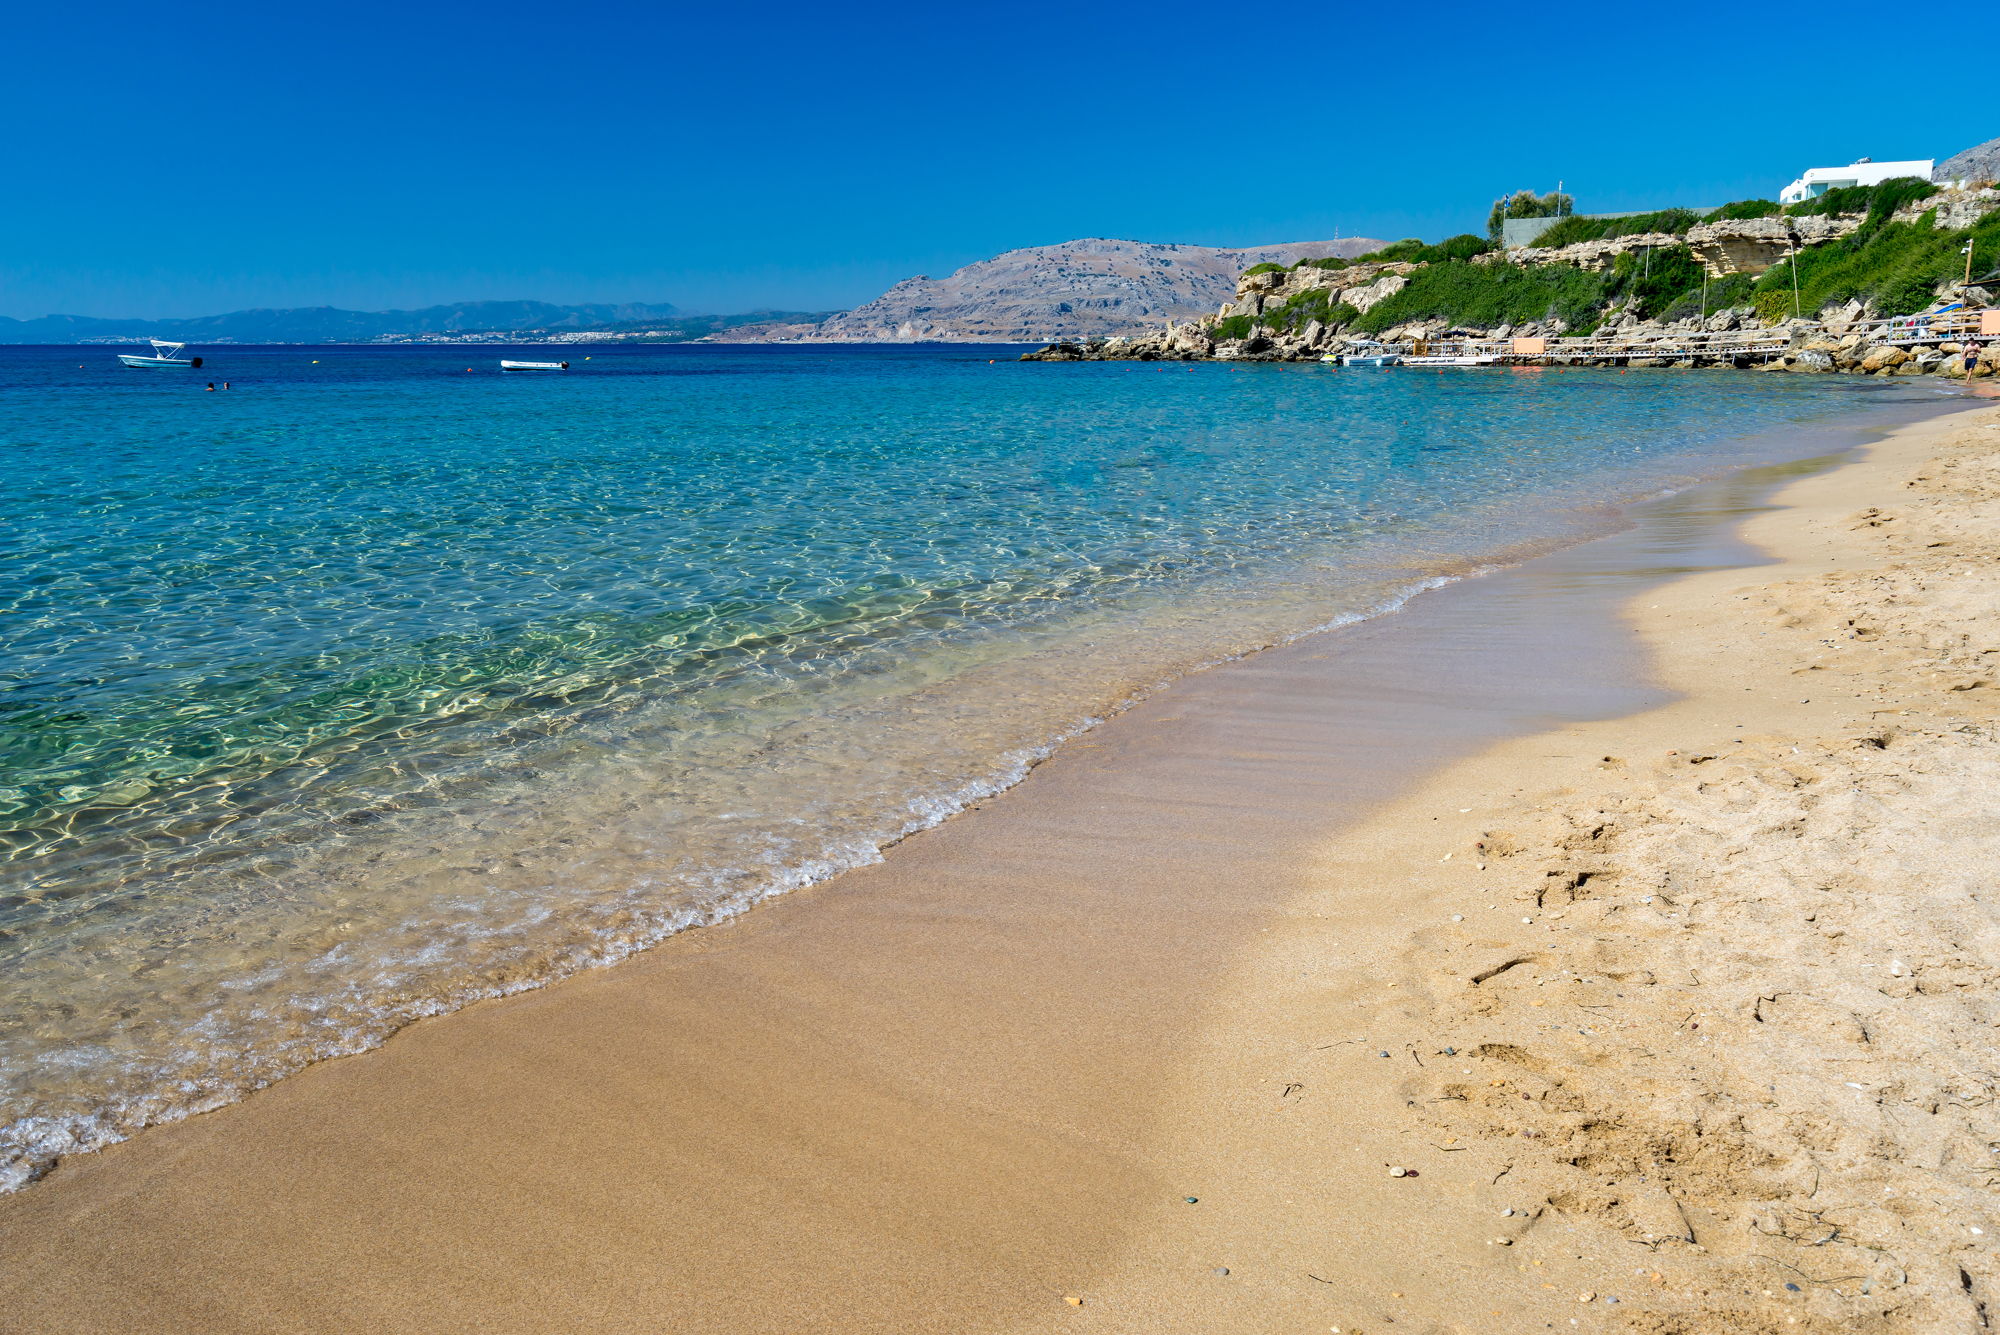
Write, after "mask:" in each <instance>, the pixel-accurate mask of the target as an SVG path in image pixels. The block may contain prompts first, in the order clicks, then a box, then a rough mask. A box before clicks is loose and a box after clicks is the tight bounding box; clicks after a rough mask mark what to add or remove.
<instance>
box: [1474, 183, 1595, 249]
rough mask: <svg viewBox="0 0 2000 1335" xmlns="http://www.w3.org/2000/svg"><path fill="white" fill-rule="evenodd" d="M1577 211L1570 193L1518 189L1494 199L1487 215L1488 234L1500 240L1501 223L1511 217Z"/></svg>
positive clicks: (1567, 213) (1551, 214) (1558, 216)
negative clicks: (1544, 193)
mask: <svg viewBox="0 0 2000 1335" xmlns="http://www.w3.org/2000/svg"><path fill="white" fill-rule="evenodd" d="M1575 212H1576V201H1575V200H1574V199H1572V198H1570V196H1568V195H1562V194H1557V193H1556V192H1555V191H1553V190H1551V191H1550V192H1549V193H1548V194H1546V195H1538V194H1536V193H1535V192H1534V191H1532V190H1517V191H1515V192H1514V194H1513V195H1512V196H1511V197H1509V198H1507V199H1496V200H1494V201H1493V209H1492V211H1491V212H1490V213H1488V214H1487V215H1486V235H1487V236H1489V237H1491V238H1492V239H1493V240H1495V241H1498V240H1499V239H1500V225H1501V224H1502V223H1504V222H1506V221H1507V219H1509V218H1562V217H1567V216H1569V215H1570V214H1573V213H1575Z"/></svg>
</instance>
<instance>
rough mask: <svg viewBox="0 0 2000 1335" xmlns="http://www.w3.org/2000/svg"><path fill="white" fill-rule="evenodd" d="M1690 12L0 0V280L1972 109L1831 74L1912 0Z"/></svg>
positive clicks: (733, 302)
mask: <svg viewBox="0 0 2000 1335" xmlns="http://www.w3.org/2000/svg"><path fill="white" fill-rule="evenodd" d="M1716 22H1717V23H1720V24H1721V26H1720V27H1719V28H1716V29H1715V34H1716V35H1719V34H1721V33H1724V32H1727V33H1728V34H1729V35H1730V36H1729V40H1728V41H1727V42H1726V43H1718V42H1717V41H1711V40H1709V37H1710V36H1711V34H1710V28H1711V27H1714V25H1713V24H1711V23H1710V22H1709V20H1707V19H1701V20H1699V21H1689V20H1688V19H1687V16H1685V15H1681V16H1678V17H1668V18H1662V17H1661V16H1660V12H1659V11H1658V9H1657V7H1649V6H1642V5H1626V6H1619V5H1605V4H1602V3H1592V4H1587V5H1585V4H1568V3H1564V2H1563V0H1545V2H1542V3H1536V4H1532V5H1528V6H1524V7H1520V8H1518V9H1513V10H1494V9H1493V8H1491V7H1490V6H1480V7H1473V6H1470V5H1453V4H1432V5H1428V6H1422V7H1412V6H1407V5H1370V6H1367V7H1359V6H1346V5H1340V4H1335V5H1327V6H1314V7H1311V8H1289V7H1270V8H1255V7H1253V8H1251V9H1247V10H1246V9H1240V8H1235V7H1231V6H1218V5H1212V4H1211V5H1200V6H1197V5H1192V4H1177V3H1171V2H1163V3H1156V4H1146V5H1116V6H1113V5H1088V4H1085V5H1077V6H1064V5H1033V6H1023V5H1009V6H982V7H975V6H950V5H937V4H932V5H925V6H915V5H910V6H900V5H875V6H842V5H839V4H825V3H822V4H813V5H794V4H762V5H758V4H743V3H738V4H734V5H730V4H705V5H678V4H623V3H616V2H615V0H603V2H601V3H598V4H595V5H564V4H560V3H556V4H551V3H547V0H543V3H538V4H533V5H529V4H518V3H511V2H510V0H484V2H483V3H480V4H476V5H475V4H426V3H421V0H413V2H412V3H405V4H400V5H383V4H379V3H378V4H369V3H365V0H364V2H361V3H354V4H347V5H337V6H325V5H270V4H259V5H249V4H232V3H227V2H226V0H218V2H213V3H211V2H209V0H204V3H200V4H175V5H162V4H158V3H157V2H155V3H150V4H127V3H123V2H122V0H93V3H92V4H89V5H22V6H20V7H19V8H18V9H10V11H9V14H8V18H7V38H6V41H5V42H4V43H0V114H3V115H4V119H0V124H5V125H7V126H8V127H9V130H8V133H7V134H6V135H5V136H0V315H7V316H12V317H14V318H17V319H26V318H32V317H35V316H40V315H46V314H51V313H60V314H69V315H90V316H101V317H127V318H144V319H160V318H169V317H182V316H195V315H208V314H216V313H220V312H224V311H231V310H240V309H244V308H249V307H285V306H318V305H332V306H340V307H345V308H349V309H356V310H382V309H409V308H414V307H419V306H428V305H434V304H438V303H444V302H455V301H477V300H486V299H535V300H542V301H553V302H563V303H571V302H592V301H645V302H671V303H673V304H675V305H677V306H679V307H681V308H683V309H685V310H688V311H697V312H711V313H733V312H739V311H747V310H753V309H765V308H770V309H785V310H832V309H842V308H846V307H851V306H854V305H856V304H859V303H861V302H863V301H867V300H869V299H870V298H872V297H874V296H876V295H878V294H879V293H880V292H882V291H883V289H885V288H887V287H888V286H889V285H891V284H892V283H895V282H897V281H899V280H901V279H904V278H908V277H910V276H912V275H914V274H918V273H926V274H931V275H933V276H942V275H943V274H946V273H949V272H951V271H952V270H954V269H956V268H958V267H960V266H962V265H964V264H968V263H971V262H973V261H975V260H979V259H984V258H986V257H988V256H991V255H995V254H998V253H999V252H1001V251H1004V250H1011V249H1014V248H1016V247H1020V246H1031V245H1043V244H1049V243H1053V242H1058V241H1065V240H1069V239H1071V238H1074V237H1084V236H1105V237H1121V238H1128V239H1136V240H1143V241H1177V242H1183V243H1192V244H1197V245H1222V246H1235V245H1250V244H1256V243H1263V242H1277V241H1306V240H1321V239H1326V238H1331V237H1333V236H1335V235H1339V236H1342V237H1346V236H1355V235H1360V236H1372V237H1380V238H1383V239H1388V240H1393V239H1396V238H1399V237H1404V236H1420V237H1423V238H1425V239H1426V240H1436V239H1439V238H1441V237H1443V236H1446V235H1451V234H1455V233H1458V232H1465V231H1482V230H1483V229H1484V224H1485V218H1486V213H1487V210H1488V208H1489V207H1490V206H1491V203H1492V201H1493V200H1494V199H1495V198H1496V197H1498V196H1499V195H1501V194H1503V193H1507V192H1510V191H1512V190H1515V189H1520V188H1531V189H1535V190H1538V191H1542V190H1550V189H1554V188H1555V186H1556V184H1557V182H1558V181H1561V182H1562V183H1563V186H1564V188H1565V189H1566V190H1567V191H1568V192H1569V193H1571V194H1573V195H1574V196H1575V197H1576V199H1577V208H1578V210H1579V211H1580V212H1592V211H1614V210H1628V209H1644V208H1654V207H1666V206H1669V205H1719V204H1722V203H1725V202H1728V201H1730V200H1736V199H1747V198H1772V197H1775V196H1776V194H1777V191H1778V190H1779V189H1780V188H1781V187H1782V186H1783V185H1784V184H1785V183H1786V182H1788V181H1790V180H1791V179H1792V178H1793V177H1795V176H1797V175H1798V174H1799V173H1800V172H1801V171H1803V170H1804V169H1805V168H1807V167H1811V166H1820V165H1839V164H1844V163H1848V162H1851V161H1853V160H1854V159H1856V158H1858V157H1862V156H1868V157H1873V158H1875V159H1876V160H1878V161H1881V160H1886V159H1892V158H1938V159H1943V158H1945V157H1948V156H1950V155H1951V154H1953V153H1956V152H1958V151H1959V150H1961V149H1963V148H1966V147H1968V146H1970V145H1971V144H1974V143H1977V142H1980V141H1982V140H1985V139H1990V138H1993V137H1995V136H1996V135H2000V113H1995V114H1994V115H1993V116H1992V117H1991V119H1992V120H1993V122H1994V123H1991V124H1987V123H1984V122H1981V123H1978V124H1973V123H1971V122H1969V121H1967V120H1966V118H1965V117H1963V116H1960V115H1958V114H1956V113H1952V114H1946V113H1945V112H1944V110H1943V109H1942V104H1937V105H1935V106H1934V107H1933V109H1931V110H1925V109H1923V108H1922V107H1916V108H1910V109H1900V110H1899V109H1897V108H1896V106H1895V104H1894V103H1893V101H1892V102H1887V103H1884V102H1880V101H1870V100H1867V99H1863V100H1861V101H1857V102H1856V103H1855V104H1854V105H1853V106H1851V107H1850V108H1848V110H1847V111H1845V112H1843V111H1841V110H1840V109H1839V108H1838V105H1837V103H1838V101H1839V99H1840V98H1841V97H1842V96H1843V90H1846V91H1847V92H1851V93H1853V94H1855V95H1857V96H1859V95H1860V94H1863V93H1864V92H1865V91H1866V90H1867V89H1868V88H1869V87H1871V86H1884V87H1886V86H1894V85H1897V84H1902V85H1904V86H1920V85H1921V84H1922V83H1923V81H1924V80H1925V79H1926V78H1928V77H1930V75H1932V74H1935V73H1938V72H1940V71H1946V70H1947V67H1948V66H1949V63H1950V62H1949V58H1948V57H1949V52H1948V51H1947V50H1945V48H1944V46H1943V45H1941V44H1940V43H1941V40H1942V38H1941V35H1940V32H1941V30H1939V29H1937V28H1935V27H1934V26H1933V25H1929V24H1922V23H1912V24H1896V23H1884V22H1882V21H1881V20H1880V14H1879V10H1876V9H1873V8H1871V9H1868V10H1864V9H1862V8H1861V7H1860V6H1859V5H1854V6H1845V5H1842V4H1837V3H1836V4H1829V5H1822V6H1820V7H1819V8H1817V9H1815V11H1814V15H1813V21H1812V22H1810V23H1799V24H1792V23H1788V22H1786V21H1785V20H1784V19H1783V16H1782V15H1781V14H1780V13H1778V12H1777V11H1772V12H1770V13H1767V14H1765V15H1764V16H1763V17H1762V19H1760V20H1759V21H1758V22H1757V23H1756V24H1755V25H1754V26H1753V27H1752V28H1747V29H1746V28H1739V27H1738V25H1737V24H1736V23H1735V22H1734V21H1730V20H1722V19H1718V20H1716ZM1973 119H1974V120H1978V117H1976V116H1975V117H1974V118H1973ZM1954 127H1963V129H1962V130H1961V129H1955V128H1954Z"/></svg>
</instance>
